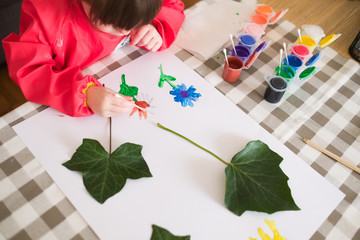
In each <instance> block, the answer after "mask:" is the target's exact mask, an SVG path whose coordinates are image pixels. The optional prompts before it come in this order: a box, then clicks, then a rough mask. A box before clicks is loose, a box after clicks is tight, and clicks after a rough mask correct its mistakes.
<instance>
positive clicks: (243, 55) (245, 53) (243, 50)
mask: <svg viewBox="0 0 360 240" xmlns="http://www.w3.org/2000/svg"><path fill="white" fill-rule="evenodd" d="M235 50H236V54H235V52H234V49H231V51H230V52H229V55H230V56H234V57H238V58H240V59H241V61H243V62H245V61H246V59H248V58H249V57H250V54H251V52H250V49H249V48H247V47H245V46H241V45H237V46H235Z"/></svg>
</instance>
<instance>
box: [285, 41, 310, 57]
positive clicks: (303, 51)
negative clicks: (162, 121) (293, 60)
mask: <svg viewBox="0 0 360 240" xmlns="http://www.w3.org/2000/svg"><path fill="white" fill-rule="evenodd" d="M290 50H291V54H292V55H295V56H298V57H299V58H301V60H303V61H305V60H306V59H307V58H308V57H309V56H310V50H309V48H308V47H307V46H305V45H303V44H294V45H293V46H292V47H291V49H290Z"/></svg>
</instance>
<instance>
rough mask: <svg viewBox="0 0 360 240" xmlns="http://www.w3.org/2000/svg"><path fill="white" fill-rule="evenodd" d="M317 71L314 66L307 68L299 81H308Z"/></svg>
mask: <svg viewBox="0 0 360 240" xmlns="http://www.w3.org/2000/svg"><path fill="white" fill-rule="evenodd" d="M316 70H317V69H316V67H314V66H312V67H308V68H306V69H305V70H304V71H302V72H301V73H300V75H299V79H300V80H305V79H308V78H309V77H311V76H312V75H314V74H315V73H316Z"/></svg>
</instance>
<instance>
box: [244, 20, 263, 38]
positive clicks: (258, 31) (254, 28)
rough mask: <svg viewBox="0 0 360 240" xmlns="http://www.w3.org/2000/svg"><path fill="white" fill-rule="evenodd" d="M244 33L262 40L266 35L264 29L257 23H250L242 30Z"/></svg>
mask: <svg viewBox="0 0 360 240" xmlns="http://www.w3.org/2000/svg"><path fill="white" fill-rule="evenodd" d="M242 32H243V33H247V34H251V35H253V36H255V38H256V39H260V38H261V36H262V35H263V34H264V29H263V28H262V27H260V26H259V25H257V24H256V23H248V24H246V26H245V27H244V28H243V29H242Z"/></svg>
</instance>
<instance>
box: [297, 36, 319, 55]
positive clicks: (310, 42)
mask: <svg viewBox="0 0 360 240" xmlns="http://www.w3.org/2000/svg"><path fill="white" fill-rule="evenodd" d="M296 43H297V44H302V45H305V46H307V47H308V48H309V50H310V52H312V51H314V49H315V47H316V42H315V40H314V39H313V38H312V37H309V36H301V41H300V38H298V39H297V40H296Z"/></svg>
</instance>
